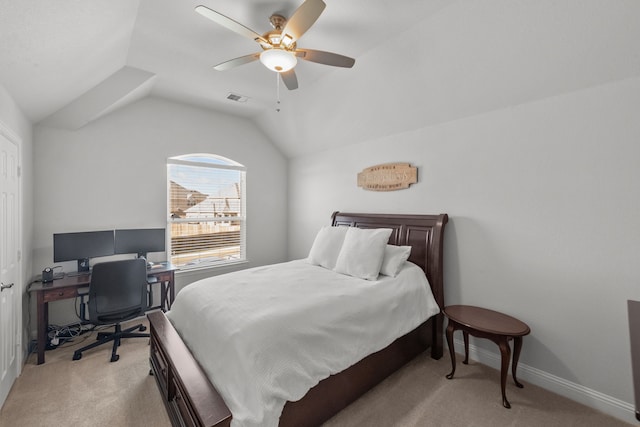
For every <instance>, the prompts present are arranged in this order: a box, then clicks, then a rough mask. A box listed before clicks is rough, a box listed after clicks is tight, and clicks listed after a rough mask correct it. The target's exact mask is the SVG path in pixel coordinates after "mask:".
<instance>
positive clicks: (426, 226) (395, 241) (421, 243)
mask: <svg viewBox="0 0 640 427" xmlns="http://www.w3.org/2000/svg"><path fill="white" fill-rule="evenodd" d="M331 218H332V225H334V226H345V225H346V226H349V227H359V228H391V229H392V230H393V232H392V233H391V237H389V244H391V245H398V246H411V255H410V256H409V261H411V262H412V263H414V264H416V265H418V266H419V267H420V268H422V269H423V270H424V272H425V274H426V276H427V279H428V280H429V284H430V285H431V290H432V292H433V296H434V297H435V299H436V302H437V303H438V305H439V306H440V308H441V309H443V308H444V281H443V265H442V251H443V239H444V226H445V224H446V223H447V221H448V220H449V217H448V216H447V214H440V215H402V214H359V213H345V212H334V213H333V215H332V216H331Z"/></svg>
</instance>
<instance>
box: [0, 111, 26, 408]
mask: <svg viewBox="0 0 640 427" xmlns="http://www.w3.org/2000/svg"><path fill="white" fill-rule="evenodd" d="M0 135H2V136H4V137H5V138H7V139H8V140H9V142H10V143H12V144H14V145H15V146H16V148H17V159H16V160H17V167H18V194H17V201H16V207H17V212H16V215H17V217H16V228H17V230H15V231H16V244H17V248H16V249H17V250H18V256H17V265H16V272H15V275H16V277H15V281H14V283H15V284H16V285H17V289H16V292H15V293H14V301H13V303H14V304H15V307H14V308H15V312H14V315H15V317H16V318H15V322H16V331H15V332H16V334H17V336H16V347H17V348H16V372H15V375H16V378H18V377H19V376H20V374H21V373H22V366H23V364H24V360H25V356H26V353H25V352H26V351H27V349H26V348H24V346H23V338H24V328H23V326H24V325H23V318H22V317H23V307H22V304H23V295H24V293H25V288H24V284H23V273H24V272H23V264H24V262H23V259H24V241H23V236H22V234H23V232H22V231H23V230H22V227H23V205H22V203H23V174H22V139H21V138H20V137H19V136H18V135H17V134H16V133H15V132H13V131H12V130H11V128H9V127H8V126H7V125H5V124H4V123H3V122H2V121H1V120H0ZM27 309H28V308H27ZM3 404H4V401H3V402H0V407H2V405H3Z"/></svg>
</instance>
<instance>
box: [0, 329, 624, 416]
mask: <svg viewBox="0 0 640 427" xmlns="http://www.w3.org/2000/svg"><path fill="white" fill-rule="evenodd" d="M93 339H95V335H93V334H85V335H82V336H81V337H80V338H76V342H75V343H73V344H66V345H65V346H61V347H59V348H57V349H56V350H52V351H47V352H46V363H44V364H43V365H36V357H35V356H36V355H35V354H32V355H30V356H29V358H28V360H27V363H26V364H25V366H24V369H23V371H22V374H21V375H20V377H19V378H18V380H17V381H16V383H15V384H14V386H13V388H12V389H11V392H10V393H9V397H8V398H7V400H6V402H5V404H4V406H3V408H2V411H1V412H0V426H3V427H4V426H7V427H9V426H12V427H13V426H20V427H41V426H42V427H45V426H46V427H49V426H86V427H101V426H105V427H107V426H108V427H114V426H123V427H124V426H153V427H165V426H166V427H169V426H170V425H171V423H170V421H169V418H168V416H167V414H166V411H165V407H164V405H163V403H162V401H161V399H160V394H159V391H158V389H157V387H156V384H155V379H154V378H153V376H150V375H149V346H148V339H146V338H134V339H124V340H123V341H122V344H121V346H120V349H119V350H118V354H119V355H120V360H119V361H117V362H114V363H111V362H110V361H109V359H110V356H111V347H110V346H109V345H104V346H100V347H97V348H95V349H92V350H90V351H87V352H85V353H84V354H83V356H82V359H81V360H77V361H73V360H71V357H72V355H73V351H74V349H75V348H77V347H80V346H82V345H85V344H86V343H88V342H91V341H90V340H93ZM460 360H461V359H460ZM450 370H451V362H450V360H449V357H448V355H445V356H444V357H443V358H442V359H440V360H433V359H431V358H430V357H429V356H428V354H423V355H421V356H419V357H417V358H416V359H415V360H413V361H412V362H411V363H409V364H408V365H407V366H405V367H404V368H403V369H402V370H400V371H398V372H397V373H395V374H394V375H392V376H391V377H389V378H388V379H387V380H385V381H384V382H383V383H381V384H380V385H379V386H378V387H376V388H375V389H373V390H371V391H370V392H369V393H367V394H366V395H365V396H363V397H362V398H361V399H359V400H358V401H356V402H354V403H353V404H351V405H350V406H349V407H347V408H346V409H345V410H343V411H342V412H340V413H339V414H337V415H336V416H335V417H333V418H332V419H331V420H329V421H328V422H327V423H326V424H325V427H339V426H385V427H387V426H388V427H396V426H398V427H399V426H403V427H404V426H455V427H457V426H464V427H469V426H474V427H483V426H487V427H495V426H518V427H526V426H536V427H538V426H544V427H553V426H558V427H569V426H575V427H578V426H580V427H591V426H593V427H602V426H607V427H617V426H631V425H632V424H628V423H625V422H623V421H620V420H618V419H616V418H613V417H610V416H608V415H606V414H603V413H600V412H598V411H595V410H593V409H591V408H588V407H585V406H583V405H580V404H578V403H575V402H573V401H571V400H569V399H566V398H564V397H561V396H558V395H556V394H554V393H551V392H549V391H546V390H544V389H541V388H540V387H536V386H534V385H531V384H528V383H525V387H524V388H523V389H519V388H517V387H515V385H514V384H513V380H512V379H511V378H509V381H508V383H507V398H508V399H509V401H510V402H511V406H512V408H511V409H506V408H504V407H503V406H502V400H501V394H500V379H499V373H498V371H496V370H494V369H492V368H489V367H487V366H485V365H482V364H479V363H476V362H474V361H471V363H470V364H469V365H463V364H461V363H459V364H458V366H457V369H456V375H455V378H454V379H453V380H447V379H446V378H445V375H446V374H447V373H449V371H450Z"/></svg>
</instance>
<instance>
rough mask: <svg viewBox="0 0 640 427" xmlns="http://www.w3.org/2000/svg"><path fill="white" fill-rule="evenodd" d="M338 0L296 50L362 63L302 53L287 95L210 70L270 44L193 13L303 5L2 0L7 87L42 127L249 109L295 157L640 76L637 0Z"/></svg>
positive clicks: (264, 23) (252, 68)
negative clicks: (163, 104)
mask: <svg viewBox="0 0 640 427" xmlns="http://www.w3.org/2000/svg"><path fill="white" fill-rule="evenodd" d="M325 2H326V4H327V7H326V9H325V10H324V12H323V13H322V15H321V16H320V18H319V19H318V20H317V22H316V23H315V24H314V25H313V26H312V27H311V29H310V30H309V31H308V32H307V33H306V34H304V35H303V37H302V38H301V39H300V40H299V42H298V45H299V47H303V48H311V49H319V50H325V51H330V52H336V53H340V54H343V55H347V56H350V57H353V58H355V59H356V64H355V66H354V67H353V68H352V69H342V68H336V67H330V66H325V65H320V64H316V63H311V62H307V61H299V62H298V65H297V66H296V73H297V76H298V81H299V85H300V87H299V89H297V90H295V91H287V90H286V89H285V88H284V86H283V85H282V84H280V85H279V93H278V83H277V75H276V73H274V72H272V71H269V70H267V69H266V68H265V67H264V66H263V65H262V64H261V63H260V62H253V63H250V64H246V65H243V66H240V67H238V68H234V69H232V70H227V71H216V70H214V69H213V68H212V67H213V66H214V65H216V64H218V63H220V62H223V61H226V60H228V59H232V58H235V57H239V56H242V55H246V54H250V53H254V52H258V51H259V50H260V48H259V46H258V45H257V44H256V43H255V42H253V41H252V40H249V39H247V38H243V37H242V36H240V35H238V34H236V33H234V32H232V31H229V30H228V29H226V28H223V27H221V26H220V25H218V24H216V23H214V22H212V21H210V20H208V19H206V18H204V17H203V16H201V15H200V14H198V13H196V12H195V11H194V8H195V6H197V5H198V4H203V5H205V6H207V7H209V8H211V9H214V10H216V11H218V12H220V13H222V14H224V15H227V16H229V17H231V18H233V19H234V20H236V21H238V22H240V23H242V24H244V25H245V26H247V27H249V28H250V29H252V30H254V31H256V32H257V33H264V32H266V31H268V30H270V29H271V27H270V24H269V16H270V15H271V14H273V13H279V14H282V15H284V16H286V17H288V16H290V15H291V14H292V13H293V12H294V11H295V10H296V8H297V7H298V6H299V5H300V4H301V3H302V0H282V1H272V0H244V1H238V0H90V1H87V0H57V1H49V0H20V1H15V0H0V83H1V84H2V85H3V86H5V88H6V89H7V90H8V91H9V93H10V94H11V95H12V96H13V97H14V99H15V100H16V102H17V103H18V105H19V106H20V108H21V109H22V110H23V111H24V112H25V114H26V115H27V117H28V118H29V119H30V120H31V121H32V122H33V123H38V122H44V123H47V122H49V123H54V124H56V123H57V124H62V125H65V126H70V127H73V126H76V127H78V126H82V125H84V124H86V123H87V122H89V121H91V120H93V119H95V118H96V117H99V116H101V115H103V114H107V113H108V112H109V111H112V110H113V109H114V108H118V107H120V106H122V105H125V104H126V103H128V102H131V101H133V100H136V99H138V98H140V97H143V96H146V95H149V94H151V95H155V96H160V97H164V98H168V99H172V100H175V101H177V102H182V103H186V104H192V105H196V106H201V107H205V108H209V109H213V110H218V111H224V112H226V113H230V114H235V115H240V116H245V117H247V118H249V119H250V120H252V121H254V122H255V123H256V124H257V125H258V126H259V127H260V128H262V129H263V131H264V132H265V133H266V134H267V135H268V136H269V138H271V139H272V140H273V141H274V143H275V144H276V145H277V146H279V147H280V149H281V150H282V151H283V152H284V153H285V154H286V155H288V156H295V155H298V154H301V153H305V152H310V151H313V150H318V149H324V148H329V147H331V146H335V145H339V144H344V143H353V142H358V141H359V140H366V139H368V138H369V139H370V138H374V137H375V136H376V135H379V134H384V133H391V132H401V131H403V130H407V129H411V128H416V127H419V126H425V125H429V124H432V123H440V122H444V121H449V120H454V119H457V118H461V117H465V116H469V115H473V114H479V113H482V112H483V111H488V110H491V109H495V108H504V107H508V106H510V105H516V104H518V103H522V102H528V101H531V100H535V99H540V98H544V97H547V96H553V95H555V94H559V93H564V92H568V91H572V90H578V89H580V88H583V87H588V86H593V85H597V84H600V83H603V82H607V81H612V80H616V79H622V78H628V77H634V76H636V77H637V76H638V75H639V74H640V48H639V47H638V46H639V44H638V43H637V40H640V25H638V21H637V17H638V16H640V7H639V4H640V2H637V1H635V0H615V1H611V2H602V1H597V0H572V1H569V2H557V1H555V0H539V1H538V0H523V1H511V0H509V1H507V0H487V1H482V2H477V1H470V0H458V1H453V0H403V1H401V2H399V1H393V0H348V1H347V0H343V1H338V0H325ZM230 93H233V94H237V95H242V96H245V97H248V100H247V102H234V101H230V100H228V99H227V96H228V94H230ZM278 98H281V99H282V101H283V104H282V112H280V113H278V112H276V108H277V105H276V100H277V99H278Z"/></svg>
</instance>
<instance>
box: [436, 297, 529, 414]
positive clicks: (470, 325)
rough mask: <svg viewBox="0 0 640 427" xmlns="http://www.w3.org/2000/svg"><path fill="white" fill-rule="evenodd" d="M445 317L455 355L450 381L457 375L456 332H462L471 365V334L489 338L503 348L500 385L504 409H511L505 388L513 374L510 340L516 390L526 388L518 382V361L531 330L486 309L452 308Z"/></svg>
mask: <svg viewBox="0 0 640 427" xmlns="http://www.w3.org/2000/svg"><path fill="white" fill-rule="evenodd" d="M444 314H445V316H447V318H448V319H449V324H448V325H447V345H448V346H449V354H450V355H451V373H450V374H448V375H447V378H448V379H452V378H453V374H454V373H455V372H456V354H455V350H454V348H453V332H454V331H456V330H458V329H460V330H462V334H463V338H464V361H463V362H462V363H464V364H465V365H466V364H468V363H469V334H471V335H473V336H474V337H478V338H487V339H490V340H491V341H493V342H495V343H496V344H497V345H498V347H499V348H500V354H501V356H502V366H501V370H500V385H501V387H502V405H503V406H504V407H505V408H511V404H510V403H509V401H508V400H507V395H506V393H505V388H506V385H507V371H508V370H509V356H510V353H511V348H510V347H509V340H511V339H513V363H512V365H511V371H512V374H513V381H514V382H515V383H516V386H518V387H520V388H522V387H524V386H523V385H522V384H521V383H519V382H518V380H517V379H516V369H517V367H518V359H519V358H520V350H522V337H523V336H525V335H527V334H529V332H531V330H530V329H529V327H528V326H527V325H526V324H525V323H523V322H521V321H520V320H518V319H516V318H515V317H511V316H507V315H506V314H503V313H500V312H497V311H493V310H487V309H486V308H480V307H474V306H470V305H450V306H448V307H446V308H445V309H444Z"/></svg>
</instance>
